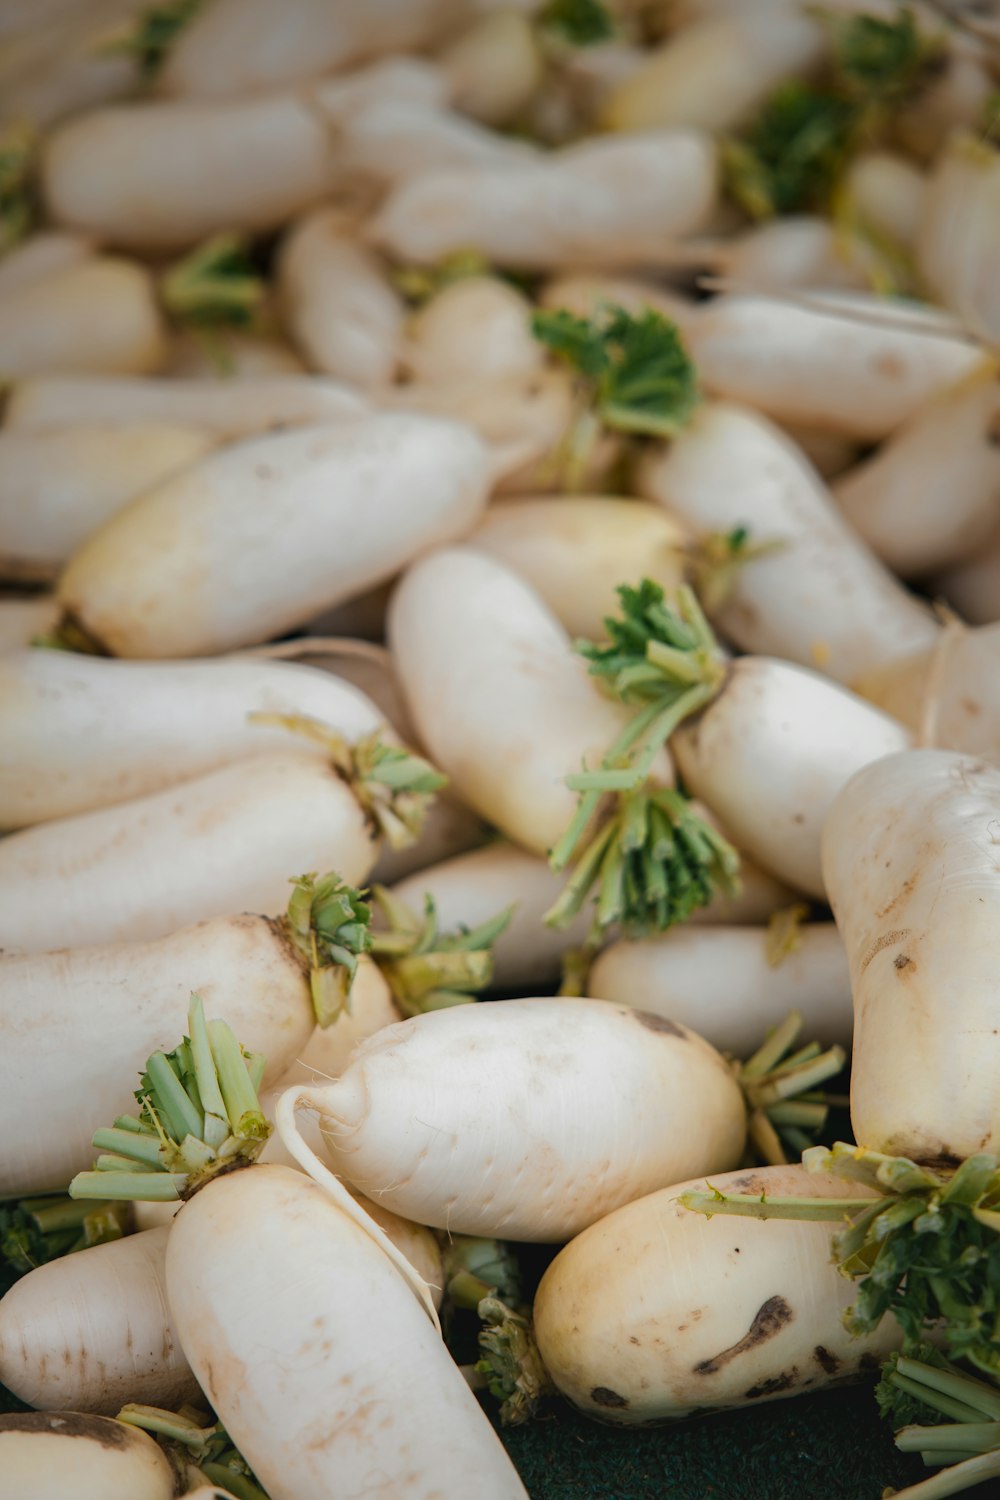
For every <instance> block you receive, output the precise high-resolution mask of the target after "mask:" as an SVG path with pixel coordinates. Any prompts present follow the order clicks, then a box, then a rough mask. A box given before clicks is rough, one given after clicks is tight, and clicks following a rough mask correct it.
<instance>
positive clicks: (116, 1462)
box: [0, 1411, 177, 1500]
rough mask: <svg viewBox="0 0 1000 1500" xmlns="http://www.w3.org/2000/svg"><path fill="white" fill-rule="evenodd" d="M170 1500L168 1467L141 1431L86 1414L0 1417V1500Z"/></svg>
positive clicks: (172, 1475)
mask: <svg viewBox="0 0 1000 1500" xmlns="http://www.w3.org/2000/svg"><path fill="white" fill-rule="evenodd" d="M59 1494H62V1495H69V1494H71V1495H72V1496H73V1497H74V1500H174V1496H175V1495H176V1494H177V1489H176V1475H175V1472H174V1467H173V1465H172V1464H171V1462H170V1460H169V1459H168V1458H167V1456H166V1454H165V1453H163V1452H162V1450H161V1449H160V1448H159V1447H158V1446H157V1444H156V1443H155V1442H154V1441H153V1439H152V1438H151V1437H150V1436H149V1434H148V1433H145V1432H140V1431H139V1430H138V1428H135V1427H126V1426H125V1425H124V1423H122V1422H116V1421H115V1420H114V1418H113V1417H95V1416H92V1415H89V1414H88V1413H85V1412H72V1411H68V1412H34V1411H32V1412H7V1413H5V1414H3V1415H0V1500H50V1497H51V1496H52V1495H59Z"/></svg>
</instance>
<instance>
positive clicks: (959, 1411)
mask: <svg viewBox="0 0 1000 1500" xmlns="http://www.w3.org/2000/svg"><path fill="white" fill-rule="evenodd" d="M890 1378H891V1380H892V1383H893V1385H894V1386H895V1387H896V1388H897V1390H900V1391H904V1392H905V1393H906V1394H907V1395H908V1396H913V1397H914V1399H915V1400H917V1401H923V1402H926V1403H928V1404H929V1397H928V1393H927V1390H926V1387H925V1386H924V1384H923V1383H922V1382H921V1381H918V1380H909V1379H908V1378H907V1377H906V1376H905V1375H900V1374H898V1373H897V1374H894V1375H892V1376H891V1377H890ZM933 1403H934V1409H935V1410H936V1411H939V1412H941V1413H942V1415H943V1416H946V1417H951V1418H952V1420H953V1421H955V1422H960V1423H962V1425H963V1426H965V1425H966V1424H969V1426H971V1424H973V1423H978V1422H980V1421H981V1419H982V1412H978V1411H976V1410H975V1408H974V1407H972V1406H967V1405H966V1404H965V1402H964V1401H955V1400H954V1399H953V1398H952V1397H951V1396H945V1395H942V1394H941V1393H940V1392H936V1393H935V1394H934V1398H933ZM986 1426H987V1427H988V1428H989V1429H990V1430H991V1431H992V1433H993V1442H992V1443H991V1444H990V1445H989V1446H990V1447H995V1446H996V1445H997V1444H998V1443H1000V1426H998V1425H997V1424H996V1423H995V1422H990V1423H987V1424H986ZM910 1430H911V1431H919V1432H939V1431H942V1430H947V1429H944V1428H939V1427H921V1428H911V1429H910ZM952 1430H954V1429H952ZM966 1430H968V1427H967V1429H966ZM900 1446H902V1444H900ZM925 1446H926V1447H934V1446H935V1445H934V1444H933V1443H929V1444H922V1443H917V1444H915V1445H914V1448H913V1450H912V1451H914V1452H918V1451H919V1450H920V1448H921V1447H925ZM952 1446H954V1445H952ZM959 1446H962V1445H961V1444H960V1445H959ZM965 1446H967V1447H968V1448H969V1450H970V1452H974V1451H975V1440H974V1439H972V1440H970V1441H969V1443H968V1444H966V1445H965Z"/></svg>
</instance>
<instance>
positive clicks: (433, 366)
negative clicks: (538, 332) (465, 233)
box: [404, 276, 545, 385]
mask: <svg viewBox="0 0 1000 1500" xmlns="http://www.w3.org/2000/svg"><path fill="white" fill-rule="evenodd" d="M532 311H533V308H532V305H531V303H530V302H529V301H528V299H527V297H524V296H523V295H522V294H521V293H520V292H519V291H517V289H516V288H515V287H513V286H511V285H510V283H509V282H505V281H501V280H500V279H499V278H498V277H495V276H469V277H463V278H462V279H461V280H459V281H455V282H452V284H451V285H450V286H446V287H445V288H444V289H443V290H442V291H440V292H438V293H437V295H436V296H435V297H432V298H431V299H430V301H429V302H427V303H425V305H424V306H423V307H422V308H420V310H419V311H418V312H416V313H414V314H413V316H412V317H411V318H410V319H409V321H408V323H407V326H406V346H405V349H404V363H405V365H406V369H407V372H408V374H409V376H410V378H411V379H413V380H416V381H424V382H426V383H427V384H431V385H433V384H441V385H447V384H449V383H452V382H462V381H465V380H469V381H479V380H502V379H504V378H506V377H508V376H511V377H513V376H518V375H527V376H530V375H532V374H534V373H535V372H536V371H539V370H541V369H542V367H543V366H544V364H545V350H544V349H543V347H542V345H541V344H540V343H539V341H538V340H537V339H536V338H535V337H534V335H533V334H532V332H531V315H532ZM470 335H471V336H470Z"/></svg>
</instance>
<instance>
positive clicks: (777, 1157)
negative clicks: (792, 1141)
mask: <svg viewBox="0 0 1000 1500" xmlns="http://www.w3.org/2000/svg"><path fill="white" fill-rule="evenodd" d="M747 1135H748V1136H749V1138H750V1140H751V1142H752V1143H753V1146H754V1149H755V1151H756V1153H757V1156H758V1158H759V1159H760V1160H761V1161H762V1162H765V1163H766V1164H767V1165H768V1166H771V1167H780V1166H783V1165H784V1164H785V1163H786V1162H787V1160H788V1157H787V1156H786V1155H785V1148H784V1146H783V1145H782V1143H781V1136H780V1135H779V1134H778V1132H777V1130H776V1129H775V1128H774V1125H773V1124H772V1123H771V1121H770V1120H769V1119H768V1117H767V1114H766V1113H765V1111H764V1110H762V1109H753V1110H751V1111H750V1113H749V1115H748V1116H747Z"/></svg>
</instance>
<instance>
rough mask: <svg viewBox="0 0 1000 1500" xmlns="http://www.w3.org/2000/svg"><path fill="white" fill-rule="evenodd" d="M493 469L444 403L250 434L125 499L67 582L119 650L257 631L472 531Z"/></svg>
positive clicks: (79, 612) (128, 652)
mask: <svg viewBox="0 0 1000 1500" xmlns="http://www.w3.org/2000/svg"><path fill="white" fill-rule="evenodd" d="M489 482H490V472H489V460H488V456H487V453H486V450H485V448H484V447H483V445H482V444H481V443H480V442H479V440H478V439H477V437H476V435H475V433H473V432H472V431H471V430H470V429H468V428H467V427H465V426H462V425H459V424H458V423H454V422H448V421H444V420H441V419H436V418H433V417H427V416H418V415H411V414H409V413H399V414H385V413H380V414H377V415H373V416H361V417H356V418H346V417H345V418H344V419H343V420H342V421H339V422H336V423H332V424H331V425H330V426H328V427H322V428H320V427H316V428H307V429H305V430H302V431H299V432H289V433H280V434H276V435H274V436H269V437H262V438H256V439H252V440H249V441H247V442H244V443H238V444H235V445H234V446H232V447H230V448H226V449H224V450H223V451H222V452H220V453H215V454H210V455H209V456H208V457H207V458H206V459H204V460H202V462H201V463H199V464H197V465H195V466H194V467H193V468H190V469H188V470H187V471H185V473H183V474H180V475H178V476H177V477H176V479H174V480H169V479H168V480H166V481H165V482H164V483H163V484H161V485H159V486H157V487H156V488H154V489H151V490H147V492H146V494H145V495H143V496H141V497H139V499H137V500H136V501H134V502H133V503H132V504H131V505H130V506H128V507H127V508H126V509H125V510H124V511H122V512H120V513H119V514H118V515H117V516H116V517H114V518H113V519H112V520H111V521H110V522H108V524H107V525H106V526H105V527H104V528H103V529H102V530H101V531H100V532H98V533H97V535H96V536H94V537H93V538H91V540H90V541H89V542H86V543H85V544H84V546H83V547H82V548H81V550H80V551H79V552H78V553H77V554H76V556H75V557H74V559H73V560H72V562H71V563H70V564H69V567H68V568H67V569H66V572H65V573H64V574H63V576H62V579H61V581H60V584H59V597H60V599H61V601H62V603H63V606H64V608H65V609H66V610H67V612H68V613H69V614H70V615H71V616H72V617H73V618H74V619H75V620H76V621H77V622H78V623H79V624H80V625H82V627H83V628H84V630H85V631H86V632H87V633H88V634H89V635H90V636H92V637H94V638H95V639H96V640H97V641H99V642H100V643H101V644H102V645H103V646H104V647H105V648H106V649H107V650H108V651H109V652H110V653H112V654H113V655H116V656H141V657H165V656H198V655H201V656H204V655H209V654H211V653H213V652H219V651H226V650H229V649H230V648H232V647H234V646H243V645H249V644H252V643H254V642H256V641H262V640H266V639H268V638H269V637H271V636H274V635H277V634H279V633H280V632H282V631H284V630H288V629H290V628H292V627H294V626H295V625H299V624H302V623H303V622H304V621H306V620H308V619H309V618H310V616H312V615H315V614H317V613H318V611H319V610H321V609H323V608H329V607H331V606H332V605H334V604H338V603H340V601H341V600H343V599H349V598H350V597H351V595H352V594H358V593H361V592H363V591H364V589H366V588H368V587H369V586H370V585H372V584H375V583H379V582H381V581H382V580H383V579H386V578H391V577H392V575H393V574H394V573H395V572H396V571H397V570H398V569H399V568H400V567H402V566H403V565H404V564H405V563H407V562H408V561H409V560H410V559H411V558H413V557H414V556H416V555H418V554H420V553H421V552H425V551H427V550H428V549H429V548H431V547H434V546H436V545H440V544H442V543H444V542H447V541H451V540H453V539H455V538H457V537H460V536H462V535H463V534H464V533H465V532H467V531H469V530H471V528H472V527H473V526H474V525H475V523H476V521H477V520H478V519H479V516H480V515H481V513H482V511H483V509H484V507H485V504H486V500H487V496H488V493H489ZM362 517H363V518H364V520H363V524H362V521H361V518H362Z"/></svg>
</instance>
